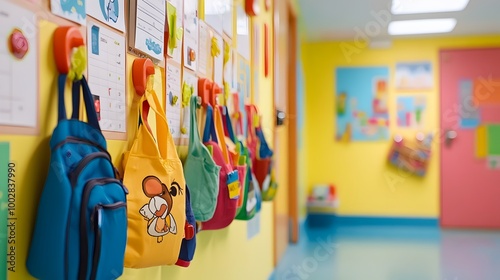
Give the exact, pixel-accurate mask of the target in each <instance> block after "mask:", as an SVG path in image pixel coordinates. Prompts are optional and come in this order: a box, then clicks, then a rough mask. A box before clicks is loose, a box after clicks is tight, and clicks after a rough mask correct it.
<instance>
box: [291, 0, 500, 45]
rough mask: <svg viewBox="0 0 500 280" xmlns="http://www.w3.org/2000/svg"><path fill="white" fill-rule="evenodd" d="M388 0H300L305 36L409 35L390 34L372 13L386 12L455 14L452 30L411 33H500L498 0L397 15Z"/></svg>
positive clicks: (308, 38) (312, 38)
mask: <svg viewBox="0 0 500 280" xmlns="http://www.w3.org/2000/svg"><path fill="white" fill-rule="evenodd" d="M415 1H418V0H415ZM435 1H439V0H435ZM391 3H392V1H391V0H299V5H300V24H301V28H302V31H303V32H304V34H303V35H304V39H305V40H306V41H341V40H354V39H355V38H356V37H357V35H356V34H357V32H356V30H361V32H363V33H365V34H367V35H368V36H369V39H370V40H371V41H378V40H381V41H383V40H388V39H391V38H398V37H409V36H397V37H394V36H390V35H389V34H388V33H387V26H388V23H387V21H386V20H385V18H384V19H382V21H381V23H378V22H377V20H376V17H375V16H374V15H373V14H382V15H385V16H389V17H390V19H391V20H405V19H427V18H447V17H454V18H456V19H457V21H458V22H457V26H456V27H455V30H454V31H453V32H452V33H447V34H434V35H416V36H411V37H423V36H457V35H478V34H500V0H470V2H469V5H468V6H467V8H466V9H465V10H464V11H461V12H454V13H434V14H420V15H397V16H396V15H392V14H391V13H390V10H391ZM377 27H378V29H377ZM358 32H360V31H358Z"/></svg>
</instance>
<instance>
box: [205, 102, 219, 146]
mask: <svg viewBox="0 0 500 280" xmlns="http://www.w3.org/2000/svg"><path fill="white" fill-rule="evenodd" d="M206 111H207V113H206V117H205V128H204V130H203V143H206V142H208V141H210V139H212V141H214V142H216V143H219V141H218V138H217V134H216V133H215V126H214V117H213V115H214V110H213V108H212V106H210V105H207V106H206Z"/></svg>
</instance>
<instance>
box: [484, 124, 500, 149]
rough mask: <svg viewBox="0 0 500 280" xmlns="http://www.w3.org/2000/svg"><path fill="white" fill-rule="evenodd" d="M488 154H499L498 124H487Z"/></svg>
mask: <svg viewBox="0 0 500 280" xmlns="http://www.w3.org/2000/svg"><path fill="white" fill-rule="evenodd" d="M487 135H488V136H487V137H488V155H490V156H500V124H493V125H488V126H487Z"/></svg>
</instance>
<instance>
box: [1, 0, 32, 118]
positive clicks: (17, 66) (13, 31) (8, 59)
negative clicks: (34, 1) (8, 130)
mask: <svg viewBox="0 0 500 280" xmlns="http://www.w3.org/2000/svg"><path fill="white" fill-rule="evenodd" d="M32 18H36V16H35V14H34V13H33V12H31V11H28V10H26V9H24V8H21V7H19V6H17V5H15V4H11V3H9V2H3V3H2V5H0V39H1V41H2V42H3V43H2V44H0V125H8V126H22V127H36V126H37V116H38V104H37V100H38V52H37V49H38V36H37V33H38V26H35V25H33V24H30V23H29V22H28V21H27V20H26V19H32ZM35 24H36V23H35ZM9 38H15V40H16V44H17V47H18V50H17V51H16V52H13V51H11V50H10V48H9V45H8V44H7V42H8V40H9ZM26 81H30V82H29V83H27V82H26Z"/></svg>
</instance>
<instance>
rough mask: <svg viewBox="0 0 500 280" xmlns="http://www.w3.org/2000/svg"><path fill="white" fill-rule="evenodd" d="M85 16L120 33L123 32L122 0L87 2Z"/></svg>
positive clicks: (123, 7)
mask: <svg viewBox="0 0 500 280" xmlns="http://www.w3.org/2000/svg"><path fill="white" fill-rule="evenodd" d="M127 4H128V1H127ZM87 15H89V16H91V17H93V18H95V19H97V20H99V21H100V22H102V23H105V24H107V25H109V26H110V27H113V28H116V29H118V30H120V31H121V32H125V6H124V0H99V1H96V0H94V1H88V2H87Z"/></svg>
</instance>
